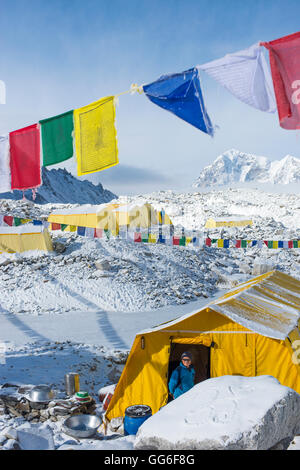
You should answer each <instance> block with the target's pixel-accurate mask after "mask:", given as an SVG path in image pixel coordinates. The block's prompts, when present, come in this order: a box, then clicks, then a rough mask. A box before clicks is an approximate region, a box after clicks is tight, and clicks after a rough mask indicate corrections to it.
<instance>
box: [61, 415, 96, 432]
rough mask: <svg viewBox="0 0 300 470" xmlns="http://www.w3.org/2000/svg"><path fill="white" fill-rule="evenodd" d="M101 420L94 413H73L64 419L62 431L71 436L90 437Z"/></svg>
mask: <svg viewBox="0 0 300 470" xmlns="http://www.w3.org/2000/svg"><path fill="white" fill-rule="evenodd" d="M100 424H101V420H100V418H98V416H94V415H75V416H71V417H70V418H67V419H66V420H65V421H64V425H63V428H64V432H65V433H66V434H69V435H70V436H73V437H91V436H93V435H94V434H95V432H96V431H97V428H98V427H99V426H100Z"/></svg>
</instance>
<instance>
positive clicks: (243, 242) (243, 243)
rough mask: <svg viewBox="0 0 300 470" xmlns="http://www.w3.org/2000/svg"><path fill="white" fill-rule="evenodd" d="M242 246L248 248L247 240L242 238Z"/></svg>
mask: <svg viewBox="0 0 300 470" xmlns="http://www.w3.org/2000/svg"><path fill="white" fill-rule="evenodd" d="M241 247H242V248H247V240H241Z"/></svg>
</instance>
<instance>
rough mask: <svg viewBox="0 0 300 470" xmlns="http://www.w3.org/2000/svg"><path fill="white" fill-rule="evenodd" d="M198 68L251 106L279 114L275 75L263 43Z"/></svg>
mask: <svg viewBox="0 0 300 470" xmlns="http://www.w3.org/2000/svg"><path fill="white" fill-rule="evenodd" d="M198 68H199V70H204V71H205V72H206V73H207V74H208V75H210V76H211V77H212V78H214V79H215V80H216V81H217V82H219V83H220V84H221V85H222V86H224V87H225V88H226V89H227V90H228V91H229V92H230V93H232V94H233V95H234V96H236V97H237V98H238V99H239V100H241V101H243V102H244V103H246V104H248V105H249V106H253V107H254V108H256V109H259V110H261V111H266V112H269V113H274V112H275V111H276V102H275V96H274V91H273V86H272V79H271V74H270V71H269V69H268V66H267V62H266V60H265V58H264V55H263V50H262V48H261V47H260V46H259V43H257V44H254V45H253V46H251V47H249V48H248V49H244V50H242V51H239V52H235V53H234V54H226V55H225V56H224V57H222V58H221V59H218V60H214V61H212V62H208V63H206V64H203V65H199V66H198Z"/></svg>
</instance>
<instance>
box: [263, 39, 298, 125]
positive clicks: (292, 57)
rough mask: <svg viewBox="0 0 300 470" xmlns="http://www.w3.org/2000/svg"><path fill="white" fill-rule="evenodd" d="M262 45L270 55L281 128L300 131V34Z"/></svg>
mask: <svg viewBox="0 0 300 470" xmlns="http://www.w3.org/2000/svg"><path fill="white" fill-rule="evenodd" d="M262 44H263V45H264V46H265V47H266V48H267V49H268V50H269V54H270V64H271V72H272V78H273V83H274V89H275V95H276V100H277V108H278V115H279V122H280V126H281V127H283V128H284V129H300V32H298V33H295V34H290V35H289V36H285V37H282V38H280V39H276V40H274V41H270V42H264V43H262Z"/></svg>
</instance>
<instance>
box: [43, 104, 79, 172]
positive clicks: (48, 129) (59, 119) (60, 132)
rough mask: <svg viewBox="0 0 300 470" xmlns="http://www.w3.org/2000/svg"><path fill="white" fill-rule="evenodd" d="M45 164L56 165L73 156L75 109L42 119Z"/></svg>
mask: <svg viewBox="0 0 300 470" xmlns="http://www.w3.org/2000/svg"><path fill="white" fill-rule="evenodd" d="M40 125H41V135H42V150H43V166H49V165H56V164H57V163H61V162H64V161H65V160H68V159H69V158H71V157H73V135H72V133H73V130H74V123H73V111H68V112H66V113H63V114H60V115H58V116H54V117H51V118H48V119H43V120H41V121H40Z"/></svg>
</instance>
